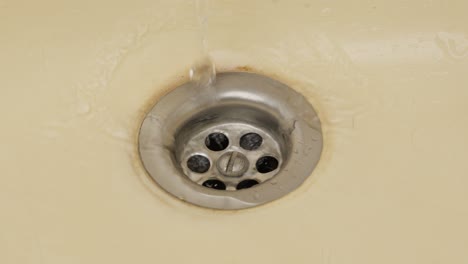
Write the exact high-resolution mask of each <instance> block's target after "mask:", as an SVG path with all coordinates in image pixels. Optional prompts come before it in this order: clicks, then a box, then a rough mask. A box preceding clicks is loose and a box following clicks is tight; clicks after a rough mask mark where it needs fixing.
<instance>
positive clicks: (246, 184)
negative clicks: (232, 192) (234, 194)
mask: <svg viewBox="0 0 468 264" xmlns="http://www.w3.org/2000/svg"><path fill="white" fill-rule="evenodd" d="M257 184H258V181H256V180H243V181H241V182H239V184H237V190H241V189H247V188H250V187H252V186H254V185H257Z"/></svg>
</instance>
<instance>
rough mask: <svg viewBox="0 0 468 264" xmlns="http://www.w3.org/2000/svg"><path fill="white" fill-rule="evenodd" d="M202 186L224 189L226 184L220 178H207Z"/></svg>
mask: <svg viewBox="0 0 468 264" xmlns="http://www.w3.org/2000/svg"><path fill="white" fill-rule="evenodd" d="M203 186H205V187H208V188H211V189H216V190H226V184H224V182H222V181H220V180H207V181H205V182H204V183H203Z"/></svg>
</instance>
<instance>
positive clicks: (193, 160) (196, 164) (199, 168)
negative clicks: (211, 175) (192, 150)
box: [187, 155, 210, 173]
mask: <svg viewBox="0 0 468 264" xmlns="http://www.w3.org/2000/svg"><path fill="white" fill-rule="evenodd" d="M187 167H188V168H189V169H190V170H191V171H193V172H196V173H205V172H207V171H208V170H209V169H210V161H209V160H208V159H207V158H206V157H203V156H202V155H194V156H192V157H190V158H189V159H188V160H187Z"/></svg>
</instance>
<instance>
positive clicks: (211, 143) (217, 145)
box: [205, 133, 229, 151]
mask: <svg viewBox="0 0 468 264" xmlns="http://www.w3.org/2000/svg"><path fill="white" fill-rule="evenodd" d="M205 145H206V147H207V148H208V149H209V150H212V151H221V150H224V149H226V148H227V147H228V145H229V139H228V138H227V137H226V135H224V134H223V133H211V134H209V135H208V136H207V137H206V139H205Z"/></svg>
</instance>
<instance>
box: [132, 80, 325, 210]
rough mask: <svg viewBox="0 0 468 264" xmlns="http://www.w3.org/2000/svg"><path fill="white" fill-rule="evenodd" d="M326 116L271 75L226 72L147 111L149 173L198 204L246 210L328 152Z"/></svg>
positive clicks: (283, 189)
mask: <svg viewBox="0 0 468 264" xmlns="http://www.w3.org/2000/svg"><path fill="white" fill-rule="evenodd" d="M322 144H323V141H322V133H321V126H320V121H319V119H318V116H317V114H316V112H315V111H314V109H313V107H312V106H311V105H310V104H309V103H308V102H307V100H306V99H305V98H304V97H303V96H302V95H300V94H299V93H297V92H295V91H294V90H293V89H291V88H289V87H287V86H286V85H284V84H282V83H280V82H278V81H275V80H273V79H270V78H268V77H265V76H262V75H258V74H253V73H244V72H230V73H219V74H217V76H216V83H215V84H214V86H212V87H210V88H209V89H204V90H202V91H201V90H200V89H199V88H198V87H197V86H196V85H195V84H193V83H186V84H184V85H182V86H180V87H177V88H176V89H174V90H173V91H172V92H170V93H169V94H167V95H166V96H164V97H163V98H162V99H161V100H160V101H159V102H157V103H156V105H155V106H154V107H153V109H151V111H150V112H149V113H148V114H147V116H146V117H145V119H144V121H143V124H142V126H141V130H140V135H139V151H140V156H141V159H142V161H143V165H144V167H145V168H146V170H147V171H148V173H149V175H150V176H151V177H152V178H153V179H154V180H155V181H156V183H158V184H159V185H160V186H161V187H162V188H163V189H165V190H166V191H167V192H169V193H171V194H173V195H174V196H176V197H178V198H180V199H182V200H185V201H187V202H190V203H192V204H195V205H199V206H203V207H208V208H215V209H242V208H248V207H253V206H257V205H260V204H264V203H267V202H270V201H273V200H275V199H278V198H280V197H282V196H284V195H286V194H288V193H289V192H291V191H293V190H294V189H296V188H297V187H299V186H300V185H301V184H302V183H303V182H304V180H305V179H306V178H307V177H308V176H309V175H310V174H311V173H312V171H313V170H314V168H315V166H316V165H317V163H318V161H319V159H320V154H321V152H322Z"/></svg>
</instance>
